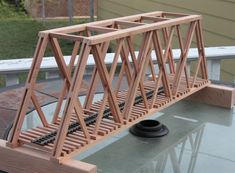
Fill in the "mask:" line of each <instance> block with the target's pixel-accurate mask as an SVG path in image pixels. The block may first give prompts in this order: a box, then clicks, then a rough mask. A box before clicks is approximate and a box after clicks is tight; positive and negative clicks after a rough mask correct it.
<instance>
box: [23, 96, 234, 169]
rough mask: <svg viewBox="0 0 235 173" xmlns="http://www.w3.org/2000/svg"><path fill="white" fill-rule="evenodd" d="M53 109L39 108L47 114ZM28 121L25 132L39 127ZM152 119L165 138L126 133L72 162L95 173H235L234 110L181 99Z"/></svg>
mask: <svg viewBox="0 0 235 173" xmlns="http://www.w3.org/2000/svg"><path fill="white" fill-rule="evenodd" d="M96 97H97V99H99V98H100V97H102V94H99V95H97V96H96ZM80 100H81V101H83V100H84V98H83V97H81V98H80ZM55 105H56V103H54V104H50V105H47V106H44V107H43V108H42V109H43V111H44V112H46V114H47V115H50V112H53V109H54V108H55ZM31 114H35V112H32V113H31ZM32 117H33V118H32ZM32 117H31V120H30V116H28V118H29V120H27V121H26V123H25V124H24V128H29V127H30V126H31V127H32V126H36V125H37V124H38V123H37V122H39V120H38V119H37V118H36V116H32ZM48 118H49V119H50V118H51V117H50V116H49V117H48ZM150 119H157V120H159V121H160V122H162V123H163V124H165V125H166V126H167V127H168V128H169V130H170V132H169V134H168V135H167V136H164V137H162V138H158V139H153V138H152V139H146V138H139V137H136V136H133V135H132V134H130V133H129V131H128V129H127V130H125V131H123V132H121V133H119V134H117V135H115V136H112V137H110V138H108V139H107V140H105V141H103V142H101V143H99V144H97V145H95V146H94V147H92V148H90V149H89V150H87V151H86V152H84V153H81V154H79V155H78V156H76V157H74V159H76V160H81V161H84V162H87V163H91V164H95V165H97V169H98V173H234V172H235V109H232V110H229V109H224V108H219V107H214V106H209V105H206V104H200V103H197V102H192V101H187V100H184V101H180V102H178V103H176V104H174V105H173V106H171V107H169V108H166V109H164V110H163V111H161V112H158V113H156V114H154V115H153V116H151V117H150Z"/></svg>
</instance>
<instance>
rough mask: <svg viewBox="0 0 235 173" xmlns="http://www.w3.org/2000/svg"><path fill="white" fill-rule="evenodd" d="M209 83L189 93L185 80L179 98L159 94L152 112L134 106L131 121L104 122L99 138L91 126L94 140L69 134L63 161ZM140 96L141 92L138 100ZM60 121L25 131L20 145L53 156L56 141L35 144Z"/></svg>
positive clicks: (120, 94) (204, 82)
mask: <svg viewBox="0 0 235 173" xmlns="http://www.w3.org/2000/svg"><path fill="white" fill-rule="evenodd" d="M173 78H174V76H173V75H170V76H169V81H170V84H172V82H173ZM188 79H189V83H190V82H192V80H193V78H192V77H189V78H188ZM209 83H210V82H209V81H208V80H204V79H200V78H197V80H196V82H195V85H194V87H192V88H191V89H187V87H186V80H185V78H184V77H182V82H181V85H180V87H179V90H178V92H177V95H176V96H175V97H173V98H171V99H170V98H169V97H166V96H165V94H164V93H160V94H158V97H157V99H156V101H155V104H154V107H153V108H152V109H150V110H148V109H146V108H145V106H144V105H143V102H140V103H138V104H136V105H134V107H133V109H132V111H131V115H130V118H129V120H128V121H125V122H124V124H120V123H116V122H115V121H114V120H113V119H112V118H111V117H108V118H103V119H102V121H101V123H100V127H99V130H98V133H97V135H93V131H94V128H95V125H94V123H91V124H89V125H88V126H87V129H88V131H89V133H90V135H91V140H87V139H86V137H85V136H84V134H83V132H82V130H81V129H78V130H76V131H74V132H72V133H70V134H67V136H66V140H65V143H64V145H63V151H62V153H61V158H62V157H63V158H66V157H72V156H73V155H74V154H78V153H80V152H82V151H84V150H85V149H87V148H88V147H90V146H92V145H94V144H96V143H97V142H99V141H101V140H103V139H105V138H107V137H108V136H110V135H111V134H115V133H118V132H120V131H121V130H123V129H126V128H127V127H129V126H131V125H133V124H135V123H136V122H138V121H140V120H142V119H144V118H146V117H147V116H148V115H151V114H152V113H153V112H157V111H160V110H161V109H163V108H165V107H167V106H170V105H171V104H173V103H175V102H176V101H179V100H181V99H184V98H185V97H187V96H189V95H191V94H193V93H194V92H196V91H198V90H200V89H202V88H204V87H206V86H208V84H209ZM144 88H145V89H146V91H147V92H148V91H151V90H152V89H153V88H154V83H153V81H147V82H145V83H144ZM126 95H127V92H126V91H125V90H123V91H119V92H118V94H117V100H118V103H122V102H123V101H125V98H126ZM138 95H140V91H139V90H138V92H137V96H138ZM148 103H149V104H150V103H151V98H149V99H148ZM101 104H102V100H100V101H97V102H95V103H93V104H92V106H91V108H90V110H86V109H84V114H83V117H84V119H85V118H86V117H89V116H90V115H91V114H92V113H94V112H99V110H100V106H101ZM60 121H61V118H59V119H58V121H57V122H56V123H54V124H49V126H48V127H36V128H34V129H29V130H27V131H22V132H21V134H20V138H19V141H20V142H21V143H23V144H26V145H30V146H32V147H35V148H37V149H41V150H44V151H45V152H49V153H51V152H52V150H53V147H54V141H51V142H48V143H46V144H45V145H37V144H35V143H34V141H35V140H37V139H40V138H42V137H43V136H45V135H48V134H51V133H53V132H55V131H57V130H58V129H59V124H60ZM74 122H77V118H76V115H75V114H73V116H72V118H71V121H70V124H71V123H74Z"/></svg>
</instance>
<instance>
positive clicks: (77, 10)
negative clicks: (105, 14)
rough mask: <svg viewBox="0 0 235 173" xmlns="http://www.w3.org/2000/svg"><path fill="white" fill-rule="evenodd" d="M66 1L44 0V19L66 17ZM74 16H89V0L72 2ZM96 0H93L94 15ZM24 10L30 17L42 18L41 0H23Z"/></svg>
mask: <svg viewBox="0 0 235 173" xmlns="http://www.w3.org/2000/svg"><path fill="white" fill-rule="evenodd" d="M67 1H68V0H45V15H46V17H66V16H68V4H67V3H68V2H67ZM72 2H73V15H74V16H89V15H90V13H89V11H90V9H89V8H90V7H89V4H90V2H89V0H73V1H72ZM96 7H97V0H94V14H95V15H96V11H97V8H96ZM25 9H26V11H27V12H28V13H29V14H30V15H31V16H32V17H36V18H37V17H42V1H41V0H25Z"/></svg>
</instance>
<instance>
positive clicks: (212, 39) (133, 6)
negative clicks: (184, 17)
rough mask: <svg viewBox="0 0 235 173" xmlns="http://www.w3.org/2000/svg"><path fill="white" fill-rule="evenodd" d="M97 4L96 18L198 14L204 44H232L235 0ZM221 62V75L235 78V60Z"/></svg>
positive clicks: (105, 0)
mask: <svg viewBox="0 0 235 173" xmlns="http://www.w3.org/2000/svg"><path fill="white" fill-rule="evenodd" d="M97 8H98V14H97V16H98V20H103V19H109V18H115V17H120V16H127V15H132V14H138V13H144V12H150V11H170V12H181V13H188V14H201V15H202V16H203V35H204V42H205V46H207V47H210V46H229V45H235V0H165V1H163V0H98V6H97ZM234 58H235V57H234ZM221 65H222V66H221V79H222V80H224V81H229V82H235V68H234V67H235V60H227V61H222V62H221Z"/></svg>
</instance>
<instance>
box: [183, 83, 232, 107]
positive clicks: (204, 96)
mask: <svg viewBox="0 0 235 173" xmlns="http://www.w3.org/2000/svg"><path fill="white" fill-rule="evenodd" d="M187 99H190V100H195V101H199V102H202V103H206V104H210V105H215V106H220V107H225V108H232V107H233V106H234V103H235V89H234V88H231V87H226V86H220V85H214V84H211V85H209V86H208V87H206V88H204V89H202V90H200V91H198V92H196V93H195V94H193V95H191V96H189V97H188V98H187Z"/></svg>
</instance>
